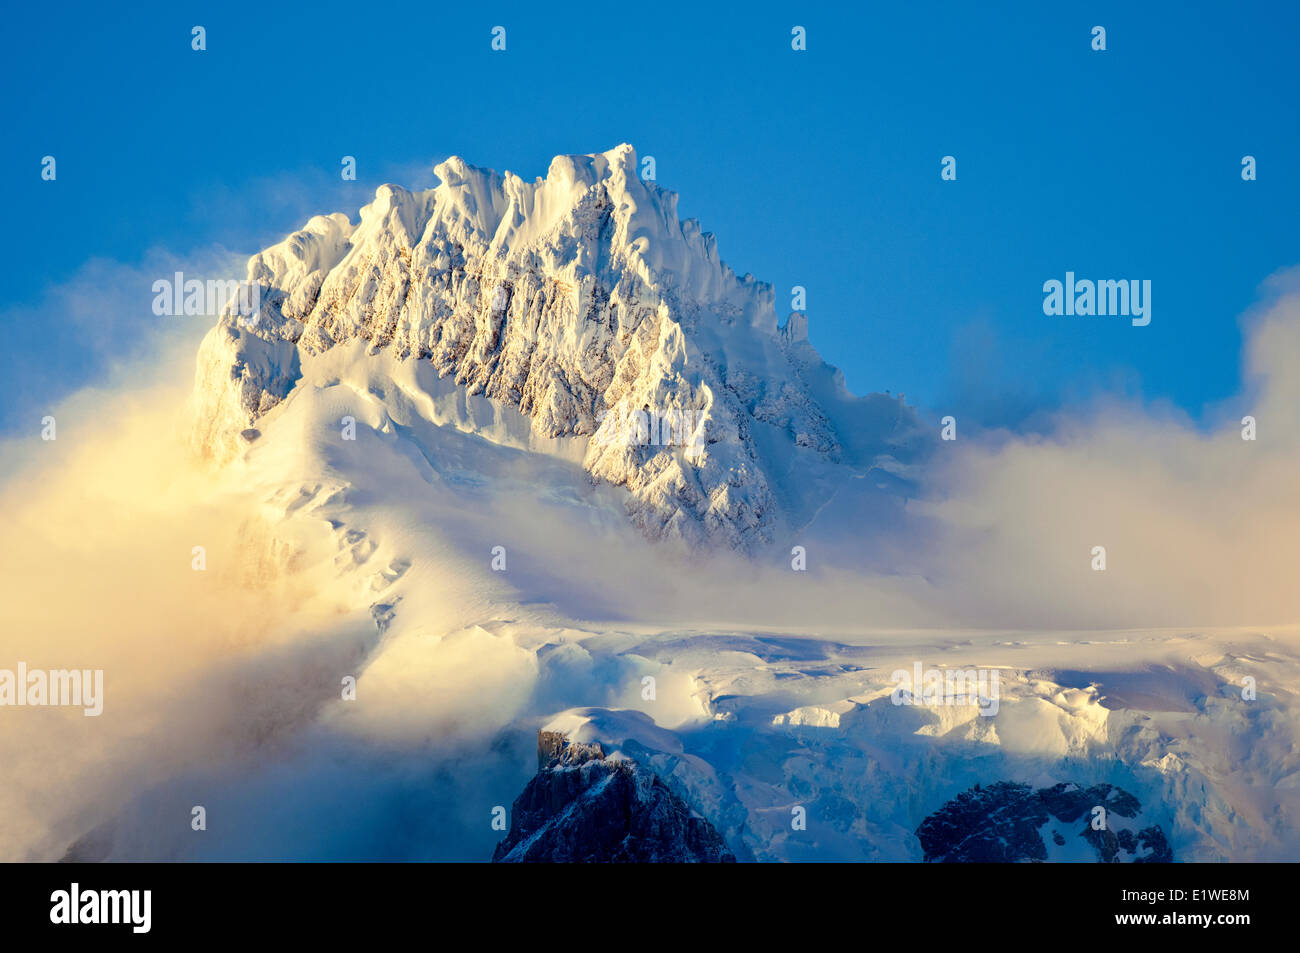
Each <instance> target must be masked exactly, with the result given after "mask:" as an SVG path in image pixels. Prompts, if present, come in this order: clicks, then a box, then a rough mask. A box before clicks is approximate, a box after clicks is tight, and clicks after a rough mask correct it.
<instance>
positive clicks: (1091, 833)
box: [916, 781, 1174, 864]
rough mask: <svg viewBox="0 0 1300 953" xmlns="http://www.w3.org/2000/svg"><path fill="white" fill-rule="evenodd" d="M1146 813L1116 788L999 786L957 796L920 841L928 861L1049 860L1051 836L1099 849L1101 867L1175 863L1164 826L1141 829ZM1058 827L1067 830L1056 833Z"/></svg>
mask: <svg viewBox="0 0 1300 953" xmlns="http://www.w3.org/2000/svg"><path fill="white" fill-rule="evenodd" d="M1097 806H1100V807H1103V808H1105V811H1106V815H1105V816H1106V826H1105V827H1104V828H1103V829H1100V830H1097V829H1094V828H1093V823H1092V822H1093V808H1094V807H1097ZM1141 812H1142V805H1141V803H1140V802H1139V801H1138V799H1137V798H1135V797H1134V796H1133V795H1132V794H1129V793H1128V792H1127V791H1125V790H1123V789H1122V788H1117V787H1114V786H1113V785H1110V784H1099V785H1096V786H1095V787H1091V788H1083V787H1080V786H1079V785H1077V784H1057V785H1054V786H1052V787H1050V788H1040V789H1038V790H1037V791H1035V790H1034V789H1033V788H1031V787H1030V786H1029V785H1027V784H1016V783H1013V782H1010V781H999V782H998V783H996V784H991V785H989V786H988V787H980V786H979V785H976V786H975V787H974V788H972V789H971V790H969V791H965V792H963V793H961V794H959V795H957V796H956V797H955V798H953V799H952V800H951V801H949V802H948V803H947V804H945V805H944V806H943V807H941V808H939V810H937V811H935V812H934V813H933V814H931V815H930V816H929V817H927V818H926V819H925V820H924V821H922V822H921V826H920V827H918V828H917V829H916V836H917V837H918V838H920V840H921V848H922V850H924V851H925V859H926V861H927V862H929V861H943V862H945V863H1015V862H1021V861H1030V862H1033V861H1045V860H1047V859H1048V848H1047V844H1046V842H1045V841H1044V840H1043V833H1044V832H1045V829H1046V832H1048V833H1050V834H1051V837H1052V841H1053V843H1054V844H1055V845H1056V846H1057V847H1058V848H1059V847H1065V846H1066V845H1067V838H1066V836H1065V834H1066V833H1073V834H1074V836H1076V837H1078V838H1081V839H1082V840H1084V841H1085V842H1086V843H1087V844H1088V845H1089V846H1091V847H1092V850H1093V852H1094V853H1095V855H1096V858H1097V860H1098V862H1100V863H1124V862H1131V863H1137V864H1141V863H1170V862H1172V861H1173V859H1174V855H1173V851H1172V850H1170V848H1169V844H1168V842H1167V841H1166V840H1165V835H1164V832H1163V831H1162V830H1161V829H1160V827H1159V826H1150V827H1145V828H1142V829H1140V830H1136V829H1135V828H1136V825H1135V824H1134V823H1132V822H1133V819H1134V818H1136V817H1137V816H1138V815H1139V814H1140V813H1141ZM1053 820H1055V821H1058V822H1061V824H1063V825H1066V826H1065V827H1064V828H1063V829H1062V830H1057V829H1051V826H1050V825H1051V822H1052V821H1053ZM1072 828H1074V829H1073V830H1072ZM1063 831H1064V833H1063Z"/></svg>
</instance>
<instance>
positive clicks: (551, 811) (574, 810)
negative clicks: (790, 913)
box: [492, 731, 736, 863]
mask: <svg viewBox="0 0 1300 953" xmlns="http://www.w3.org/2000/svg"><path fill="white" fill-rule="evenodd" d="M537 769H538V770H537V774H536V775H535V776H534V777H533V778H532V780H530V781H529V782H528V785H527V786H526V787H525V788H524V790H523V792H522V793H521V794H520V795H519V797H518V798H516V799H515V803H514V806H513V808H512V809H511V815H510V816H511V827H510V832H509V834H508V835H507V837H506V838H505V840H503V841H501V843H500V844H498V845H497V848H496V852H495V853H494V854H493V857H492V860H493V862H495V863H538V862H546V863H573V862H585V863H735V861H736V857H735V855H734V854H733V853H732V852H731V850H730V849H729V848H728V847H727V845H726V842H725V841H724V840H723V839H722V835H720V834H719V833H718V832H717V830H715V829H714V827H713V825H712V824H710V823H709V822H708V821H707V820H706V819H705V818H703V817H701V816H700V815H699V814H697V813H696V812H695V811H693V810H691V808H690V807H689V806H688V805H687V804H686V803H685V802H684V801H683V800H682V799H681V798H680V797H678V796H677V795H676V794H674V793H673V792H672V791H671V790H669V788H668V785H666V784H665V783H664V782H663V781H662V780H661V779H660V778H659V776H658V775H656V774H655V773H654V772H653V771H649V770H647V769H646V768H644V767H642V766H641V765H639V764H637V763H636V762H635V761H631V760H628V759H626V758H612V757H606V756H605V752H604V750H603V749H602V748H601V746H600V745H599V744H584V743H581V742H570V741H568V740H567V739H566V738H565V737H564V735H563V734H561V733H559V732H550V731H542V732H538V736H537Z"/></svg>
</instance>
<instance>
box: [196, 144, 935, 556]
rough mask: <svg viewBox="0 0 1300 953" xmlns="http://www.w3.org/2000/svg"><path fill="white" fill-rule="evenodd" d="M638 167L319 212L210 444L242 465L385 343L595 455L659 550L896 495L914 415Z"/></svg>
mask: <svg viewBox="0 0 1300 953" xmlns="http://www.w3.org/2000/svg"><path fill="white" fill-rule="evenodd" d="M636 168H637V163H636V155H635V153H634V151H633V150H632V147H631V146H628V145H622V146H619V147H618V148H616V149H613V150H611V151H610V152H606V153H603V154H597V155H586V156H557V157H556V158H555V159H554V161H552V163H551V166H550V169H549V170H548V172H547V175H546V177H545V178H544V179H541V178H539V179H536V180H535V181H532V182H528V181H525V180H524V179H522V178H520V177H519V176H516V175H513V174H511V173H509V172H507V173H505V174H504V175H498V174H497V173H495V172H492V171H489V170H486V169H479V168H475V167H473V166H470V165H468V164H467V163H466V162H464V161H463V160H462V159H459V158H452V159H448V160H447V161H446V162H443V163H441V164H440V165H438V166H437V168H436V171H437V174H438V176H439V177H440V179H441V180H442V184H440V185H439V186H438V187H436V188H434V189H431V190H428V191H422V192H408V191H406V190H405V189H402V188H399V187H397V186H391V185H385V186H383V187H381V188H380V189H379V190H378V192H377V193H376V195H375V200H374V202H372V203H371V204H370V205H367V206H366V207H365V208H363V209H362V210H361V216H360V222H359V224H356V225H353V224H352V223H350V222H349V220H348V219H347V218H346V217H345V216H343V215H341V214H334V215H329V216H317V217H316V218H313V219H312V220H311V221H310V222H308V223H307V225H306V226H305V227H304V228H303V229H301V230H300V231H297V232H295V233H293V234H292V235H290V236H289V237H287V238H286V239H285V240H284V241H282V242H280V243H279V244H278V245H275V246H274V247H272V248H269V249H267V250H265V251H263V252H262V253H261V254H258V255H256V256H254V257H253V258H252V260H251V261H250V262H249V266H248V281H249V282H250V284H252V285H254V286H255V287H256V288H257V289H258V291H259V292H260V300H261V308H260V310H259V311H258V312H257V313H255V314H241V313H240V312H239V310H238V309H234V308H232V309H230V310H229V311H227V313H226V314H225V315H224V316H223V317H222V320H221V322H220V323H219V325H218V326H217V327H216V328H214V329H213V331H212V332H211V333H210V334H209V336H208V337H207V339H206V340H205V342H204V344H203V348H202V352H201V355H200V360H199V371H198V380H197V385H196V392H195V397H196V401H197V405H198V423H197V426H196V430H195V434H196V438H197V440H198V443H199V445H200V447H201V449H203V451H204V452H206V453H208V454H211V455H213V456H215V457H217V458H218V459H226V458H229V457H230V456H232V455H234V454H235V453H237V452H239V450H240V449H241V448H242V446H243V443H244V441H245V440H246V438H244V437H241V436H240V435H241V433H244V432H245V431H247V430H249V429H251V428H255V425H256V423H257V421H258V419H259V418H261V417H262V416H263V415H264V414H265V413H266V412H267V411H268V410H270V409H271V408H272V407H274V406H276V404H278V403H279V402H280V401H282V400H283V399H284V398H285V397H286V396H287V395H288V393H289V392H290V390H291V389H292V388H293V387H294V386H296V385H297V383H298V381H299V379H300V377H301V375H302V368H303V363H304V361H306V360H308V359H309V358H311V357H315V356H319V355H321V354H324V353H326V352H328V351H330V350H332V349H334V348H337V347H339V346H341V345H344V344H347V343H348V342H352V341H363V342H365V343H366V345H367V346H368V347H369V349H370V351H371V352H372V353H373V352H379V351H384V352H387V353H388V354H390V355H392V356H394V357H396V358H398V359H402V360H406V359H409V360H412V361H418V362H427V363H428V364H429V365H430V366H431V367H433V368H434V369H435V371H436V372H437V375H438V377H439V378H445V379H447V380H448V381H449V382H452V383H454V384H455V386H456V387H458V388H460V389H461V391H462V392H463V395H464V397H465V398H473V397H486V398H489V399H491V400H493V401H496V402H498V403H499V404H500V405H501V406H504V407H508V408H512V409H516V410H518V411H519V413H520V414H522V415H523V417H524V418H526V420H527V423H528V428H529V435H530V436H531V437H532V438H534V439H535V440H538V441H555V440H561V441H564V440H568V441H573V442H575V443H574V446H573V448H572V452H573V453H575V454H578V455H579V456H580V459H581V461H582V465H583V467H584V468H585V469H586V471H587V472H588V473H589V474H591V476H592V477H593V478H595V479H597V480H601V481H604V482H607V483H611V484H614V485H617V486H620V487H624V488H626V490H627V492H628V496H627V498H626V501H625V502H626V506H627V510H628V512H629V514H630V516H631V517H632V519H633V521H634V522H635V523H636V524H637V525H638V526H639V527H641V528H642V529H643V530H644V531H645V532H646V533H647V534H648V535H649V536H651V537H654V538H659V537H663V536H672V537H681V538H685V539H688V540H691V541H693V542H700V541H703V540H711V541H714V542H719V543H722V544H725V545H729V546H732V547H740V548H751V547H753V546H754V545H756V544H761V543H764V542H770V541H772V540H774V539H777V538H779V537H781V536H782V535H783V534H784V533H786V532H788V531H789V530H790V529H793V528H798V527H799V526H801V525H803V524H804V523H806V522H807V521H808V520H809V519H810V518H811V517H812V515H813V514H814V513H815V512H816V511H817V509H818V508H819V507H820V506H821V505H822V504H823V503H824V502H825V500H826V499H827V498H829V496H830V495H831V494H832V493H833V492H834V489H833V487H834V485H836V484H837V483H838V482H842V481H843V479H845V478H846V477H847V475H848V474H849V473H851V472H855V473H856V474H857V475H862V474H866V473H869V472H871V471H872V470H873V468H875V472H876V473H878V474H881V475H882V478H883V479H884V480H886V481H887V482H894V483H896V482H897V474H898V473H900V472H903V471H904V470H905V465H906V464H907V463H909V462H912V461H914V460H915V459H916V458H917V457H918V455H919V454H920V453H921V452H922V450H923V448H924V446H925V440H924V439H923V437H922V436H921V435H920V433H919V432H918V429H917V423H916V419H915V416H914V414H913V413H912V412H911V411H910V409H909V408H907V407H906V406H905V405H904V404H903V403H902V402H901V400H897V399H894V398H889V397H885V396H884V395H875V396H873V397H869V398H855V397H853V396H852V395H850V394H849V393H848V391H847V390H846V389H845V387H844V384H843V380H842V377H841V376H840V374H839V372H838V371H836V370H834V369H833V368H830V367H828V366H827V365H826V364H824V363H823V362H822V360H821V359H820V357H819V356H818V355H817V353H816V352H815V351H814V350H813V348H812V346H811V345H810V344H809V343H808V340H807V333H806V330H807V325H806V318H805V316H804V315H802V314H794V315H792V316H791V317H790V319H789V320H788V321H787V323H786V325H785V326H784V327H778V324H777V314H776V310H775V307H774V295H773V292H772V289H771V287H770V286H768V285H766V284H763V283H761V282H759V281H757V280H755V279H754V278H753V277H751V276H748V275H746V276H745V277H743V278H741V277H737V275H736V274H735V273H734V272H733V271H732V270H731V269H730V268H728V267H727V266H726V264H724V263H723V262H722V260H721V259H720V258H719V257H718V250H717V247H716V245H715V242H714V239H713V236H712V235H711V234H709V233H706V232H702V231H701V229H700V226H699V224H698V223H697V222H695V221H694V220H691V219H687V220H685V221H681V220H679V219H678V216H677V196H676V195H675V194H674V193H672V192H668V191H666V190H663V189H661V188H659V187H658V186H656V185H655V184H654V183H653V182H645V181H642V180H641V179H640V178H638V177H637V175H636V172H635V170H636ZM796 485H797V489H792V488H793V487H795V486H796Z"/></svg>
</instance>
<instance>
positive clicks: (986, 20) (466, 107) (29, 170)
mask: <svg viewBox="0 0 1300 953" xmlns="http://www.w3.org/2000/svg"><path fill="white" fill-rule="evenodd" d="M1136 6H1138V5H1134V4H1122V3H1062V4H1051V5H1044V4H1038V3H1016V4H1003V5H997V6H996V7H993V6H990V5H987V4H973V3H970V4H933V3H931V4H915V5H913V4H902V5H897V4H895V5H869V6H868V5H862V6H860V7H858V8H856V9H854V10H841V9H835V8H834V7H832V6H830V5H825V6H819V5H809V4H765V3H760V4H745V5H739V4H738V5H735V6H734V7H733V8H728V9H725V10H718V9H713V8H711V6H710V5H706V4H699V3H691V4H672V3H655V4H649V5H626V4H618V5H615V4H595V5H582V6H576V5H575V6H572V7H563V6H557V5H541V4H527V5H524V4H485V5H469V6H468V7H457V6H448V5H433V4H409V5H400V4H385V5H383V6H382V8H381V7H379V6H375V7H368V6H367V5H364V4H355V3H327V2H320V3H313V4H312V5H311V6H310V8H309V9H308V10H307V11H306V12H303V13H293V12H291V11H289V10H286V9H281V8H278V7H276V6H274V5H271V4H228V3H223V4H220V5H216V4H213V5H206V4H193V3H171V4H149V3H144V4H136V5H132V6H130V7H129V8H127V7H119V8H115V9H106V8H91V7H85V8H84V9H82V10H80V11H77V10H76V8H75V7H69V8H66V10H65V12H60V13H59V14H58V16H57V17H56V16H55V14H53V13H52V12H50V10H49V9H42V8H41V7H39V6H38V5H34V4H27V5H21V6H17V7H14V8H12V9H11V10H9V11H7V13H6V18H7V21H8V30H7V31H6V33H7V39H8V43H7V44H6V45H7V50H6V55H5V56H4V57H2V58H0V72H2V73H3V76H4V89H5V91H6V96H5V97H4V102H3V105H0V110H2V111H3V124H4V128H5V130H6V136H5V138H6V143H7V148H5V149H4V150H3V156H2V157H0V162H2V163H3V181H4V183H5V190H4V198H5V207H6V212H7V216H8V222H7V224H8V227H7V228H6V229H5V230H4V232H3V234H2V235H0V243H2V244H3V255H0V268H2V269H3V274H0V281H3V285H4V287H5V289H6V294H7V297H6V299H5V302H4V306H3V309H2V310H0V320H3V321H4V322H5V323H6V324H8V325H9V328H7V334H8V339H9V341H10V342H11V343H10V346H9V347H8V348H7V349H6V353H5V354H4V356H3V357H0V429H3V430H6V431H13V430H14V429H16V428H17V429H26V428H27V427H28V426H32V427H35V426H37V424H36V423H35V422H33V420H32V419H31V415H32V414H33V413H35V414H36V415H37V419H39V413H40V412H43V411H42V410H41V409H42V408H45V407H48V406H50V404H51V403H52V402H53V401H54V400H57V399H58V398H59V397H61V396H63V395H64V394H66V393H67V392H68V391H70V390H72V389H75V388H76V387H79V386H81V385H83V384H86V383H93V382H95V381H97V380H99V379H101V378H102V376H103V374H104V371H105V369H106V368H107V367H109V366H110V365H112V364H113V363H114V362H116V361H121V360H129V359H131V358H132V357H133V356H135V355H137V354H138V353H140V352H142V351H143V350H144V344H143V342H144V341H145V340H147V337H148V335H150V334H151V333H153V332H155V331H156V330H157V328H156V325H157V322H158V321H159V320H160V319H158V318H155V317H154V316H153V315H152V312H151V311H150V304H151V301H152V295H151V294H150V293H149V290H148V284H149V282H150V281H151V280H152V278H154V277H162V276H165V275H168V274H170V272H169V270H167V268H165V267H164V266H163V264H162V263H164V262H166V261H168V260H169V259H168V257H167V256H177V257H179V258H181V259H191V258H194V257H204V256H210V255H211V254H212V253H213V249H214V248H216V249H227V250H229V251H232V252H237V253H239V254H241V255H247V254H251V253H252V252H255V251H256V250H258V249H259V248H260V247H262V246H264V245H266V244H269V243H271V242H273V241H275V240H278V239H279V238H280V237H281V236H283V234H285V233H286V232H288V231H289V230H291V229H293V228H295V227H297V226H299V225H300V224H301V223H302V222H303V221H304V220H305V219H306V218H307V217H308V216H309V215H310V214H313V213H315V212H327V211H344V212H347V213H349V214H350V215H352V216H353V217H354V218H355V213H356V211H357V209H358V208H359V207H360V206H361V205H362V204H364V203H365V202H366V201H368V200H369V198H370V197H371V196H372V195H373V190H374V188H375V186H376V185H378V184H380V183H382V182H384V181H397V182H399V183H400V184H403V185H407V186H421V185H429V184H432V181H433V180H432V174H431V171H429V170H430V169H431V166H432V164H433V162H436V161H438V160H440V159H442V158H445V157H446V156H447V155H449V154H453V153H457V154H460V155H463V156H465V157H466V158H467V159H468V160H469V161H470V162H472V163H474V164H476V165H483V166H490V167H493V168H497V169H507V168H508V169H510V170H512V171H515V172H517V173H519V174H521V175H525V176H530V177H531V176H535V175H540V174H543V173H544V172H545V170H546V167H547V165H548V163H549V160H550V158H551V156H553V155H555V154H559V153H582V152H596V151H603V150H606V149H609V148H612V147H613V146H614V145H615V144H617V143H619V142H623V141H627V142H631V143H632V144H633V145H634V146H636V148H637V150H638V152H639V153H640V154H641V155H647V154H650V155H654V156H655V159H656V164H657V172H658V181H659V184H661V185H663V186H665V187H667V188H670V189H673V190H675V191H677V192H679V193H680V194H681V196H682V198H681V203H680V211H681V212H682V214H683V215H688V216H693V217H696V218H698V219H700V221H701V222H702V224H703V226H704V228H705V229H706V230H709V231H712V232H714V233H715V234H716V235H717V237H718V243H719V248H720V250H721V252H722V255H723V257H724V258H725V259H726V260H727V261H728V262H729V263H730V264H731V265H732V266H733V267H734V268H736V270H737V271H738V272H740V273H742V274H743V273H745V272H752V273H753V274H755V275H756V276H758V277H759V278H761V279H763V280H766V281H769V282H771V283H772V284H773V285H774V286H775V288H776V289H777V301H778V307H779V308H780V309H782V310H783V311H784V309H785V306H786V305H788V303H789V289H790V288H791V286H793V285H796V284H797V285H803V286H805V287H806V288H807V289H808V312H809V321H810V334H811V337H812V340H813V343H814V344H815V345H817V347H818V348H819V349H820V350H821V352H822V354H823V355H824V356H825V357H826V359H827V360H829V361H830V362H832V363H834V364H837V365H838V366H840V367H842V368H843V369H844V371H845V374H846V377H847V379H848V381H849V384H850V386H851V387H852V388H853V389H854V390H855V391H857V392H859V393H862V392H867V391H871V390H884V389H891V390H893V391H895V392H898V391H903V392H904V393H906V394H907V396H908V398H909V401H912V402H920V403H922V404H923V405H924V406H925V407H926V408H927V409H933V410H937V411H940V412H943V413H949V412H951V413H956V414H959V415H964V416H965V418H966V419H967V420H975V421H978V422H980V423H983V424H986V425H1006V426H1012V427H1015V428H1027V427H1033V426H1036V423H1037V421H1038V420H1039V419H1040V418H1039V417H1038V415H1039V414H1040V413H1041V412H1042V411H1045V410H1051V409H1054V408H1057V407H1060V406H1062V405H1064V406H1067V407H1068V406H1071V405H1073V404H1075V403H1077V402H1080V401H1086V400H1088V399H1090V398H1091V397H1092V396H1093V395H1095V394H1096V393H1097V392H1098V391H1099V390H1100V391H1107V392H1119V393H1122V394H1126V395H1130V396H1140V397H1141V398H1143V399H1144V400H1147V401H1156V402H1160V401H1167V402H1170V403H1172V404H1173V405H1175V406H1177V407H1180V408H1182V409H1184V410H1186V411H1187V412H1188V413H1190V414H1191V415H1192V416H1194V417H1199V416H1200V415H1201V413H1202V411H1203V409H1204V408H1205V407H1206V406H1207V405H1213V404H1215V403H1216V402H1218V401H1221V400H1223V399H1225V398H1227V397H1229V396H1230V395H1232V394H1234V393H1235V392H1236V391H1237V390H1238V388H1239V386H1240V381H1239V359H1240V342H1241V328H1240V325H1239V321H1238V318H1239V316H1240V314H1241V313H1242V312H1243V311H1244V310H1246V309H1247V308H1248V307H1249V306H1250V305H1251V304H1252V303H1253V302H1254V301H1255V300H1256V296H1257V288H1258V286H1259V284H1260V283H1261V282H1262V281H1264V280H1265V279H1266V278H1267V277H1268V276H1269V275H1270V274H1273V273H1275V272H1277V271H1278V270H1280V269H1283V268H1286V267H1289V266H1292V265H1296V264H1298V263H1300V229H1297V214H1296V213H1297V211H1300V181H1298V178H1297V169H1298V168H1300V122H1297V109H1296V100H1297V93H1298V91H1300V82H1297V78H1298V77H1297V71H1298V70H1297V66H1296V58H1297V57H1296V37H1297V36H1300V5H1297V4H1294V3H1281V2H1278V3H1239V4H1233V5H1231V7H1230V8H1229V7H1228V5H1223V6H1221V7H1215V6H1211V5H1207V4H1197V3H1176V4H1175V3H1161V4H1142V5H1140V6H1141V9H1135V7H1136ZM1044 7H1050V9H1044ZM195 24H202V25H203V26H204V27H205V28H206V29H207V47H208V48H207V50H206V51H205V52H202V53H197V52H194V51H192V50H191V49H190V29H191V27H192V26H194V25H195ZM498 24H500V25H504V26H505V27H506V28H507V47H508V48H507V50H506V52H505V53H497V52H493V51H492V50H491V49H490V47H489V44H490V39H491V37H490V31H491V29H492V27H493V26H495V25H498ZM795 24H799V25H802V26H804V27H806V29H807V35H808V49H807V51H806V52H800V53H796V52H793V51H792V50H791V49H790V30H791V27H792V26H794V25H795ZM1097 24H1100V25H1103V26H1105V27H1106V29H1107V46H1108V48H1107V50H1106V51H1105V52H1100V53H1099V52H1094V51H1093V50H1092V49H1091V48H1090V41H1091V36H1090V31H1091V28H1092V27H1093V26H1094V25H1097ZM1247 154H1249V155H1254V156H1256V158H1257V160H1258V168H1259V178H1258V181H1255V182H1243V181H1242V179H1241V176H1240V168H1241V158H1242V156H1243V155H1247ZM45 155H53V156H55V157H56V160H57V163H58V165H57V170H58V178H57V180H56V181H54V182H45V181H42V180H41V177H40V162H41V157H42V156H45ZM343 155H353V156H356V158H357V160H358V181H356V182H343V181H341V180H340V178H339V174H338V170H339V160H340V157H341V156H343ZM944 155H952V156H955V157H956V159H957V171H958V178H957V181H955V182H942V181H941V180H940V176H939V172H940V159H941V157H942V156H944ZM1067 270H1070V271H1074V272H1076V273H1077V274H1078V275H1079V276H1080V277H1093V278H1139V279H1150V280H1151V281H1152V286H1153V292H1152V296H1153V309H1152V322H1151V324H1150V326H1148V327H1145V328H1133V327H1131V326H1130V325H1129V324H1128V323H1127V322H1126V321H1124V320H1122V319H1118V318H1065V317H1048V316H1045V315H1044V314H1043V312H1042V300H1043V293H1042V290H1041V289H1042V284H1043V282H1044V281H1046V280H1047V279H1049V278H1062V277H1063V276H1064V273H1065V272H1066V271H1067ZM73 311H77V314H76V315H75V316H74V315H73V314H72V313H71V312H73ZM88 327H90V328H91V330H89V331H88V330H87V329H88ZM96 329H97V330H98V332H99V333H95V330H96Z"/></svg>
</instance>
